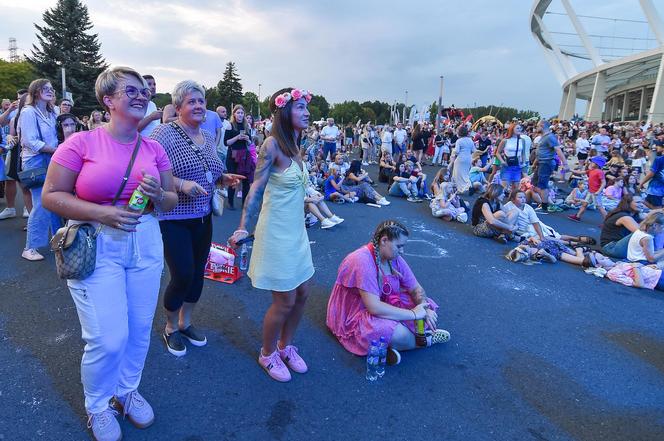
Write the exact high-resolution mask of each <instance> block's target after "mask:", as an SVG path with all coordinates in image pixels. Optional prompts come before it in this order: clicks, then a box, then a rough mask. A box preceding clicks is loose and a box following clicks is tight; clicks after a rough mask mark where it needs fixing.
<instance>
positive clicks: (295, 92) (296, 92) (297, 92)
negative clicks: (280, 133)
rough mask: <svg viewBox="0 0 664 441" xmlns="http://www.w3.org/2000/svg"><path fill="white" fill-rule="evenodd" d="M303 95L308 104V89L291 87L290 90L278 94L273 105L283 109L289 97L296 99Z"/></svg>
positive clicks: (309, 95)
mask: <svg viewBox="0 0 664 441" xmlns="http://www.w3.org/2000/svg"><path fill="white" fill-rule="evenodd" d="M303 97H304V99H305V100H306V101H307V104H309V102H310V101H311V93H309V91H308V90H305V89H292V90H291V91H290V92H284V93H282V94H281V95H278V96H277V97H276V98H275V99H274V105H275V106H277V107H278V108H280V109H283V108H284V107H285V106H286V104H288V102H289V101H290V100H291V99H292V100H295V101H297V100H299V99H300V98H303Z"/></svg>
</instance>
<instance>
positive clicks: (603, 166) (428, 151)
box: [0, 67, 664, 441]
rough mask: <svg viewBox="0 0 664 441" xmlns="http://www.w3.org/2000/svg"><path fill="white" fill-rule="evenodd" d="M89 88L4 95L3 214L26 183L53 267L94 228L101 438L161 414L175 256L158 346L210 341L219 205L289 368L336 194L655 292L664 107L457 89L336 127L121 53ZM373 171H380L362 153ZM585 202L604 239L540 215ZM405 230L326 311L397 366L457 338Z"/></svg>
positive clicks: (347, 274) (382, 245)
mask: <svg viewBox="0 0 664 441" xmlns="http://www.w3.org/2000/svg"><path fill="white" fill-rule="evenodd" d="M95 92H96V96H97V100H98V101H99V105H100V109H99V110H96V111H94V112H92V114H91V115H90V116H89V117H88V116H87V115H85V116H82V117H81V115H76V112H75V103H74V102H72V101H71V100H68V99H63V100H61V101H59V102H58V101H57V99H56V95H55V90H54V88H53V86H52V84H51V82H50V81H49V80H47V79H36V80H34V81H33V82H32V83H31V84H30V85H29V87H28V88H27V89H21V90H19V91H18V92H17V100H16V101H10V100H9V99H5V100H3V101H2V113H1V114H0V126H1V127H2V131H1V132H0V133H1V134H2V139H1V144H0V148H1V149H2V150H1V153H2V154H3V159H4V161H2V163H1V164H2V165H0V171H1V173H0V179H1V180H2V187H1V189H2V196H3V197H4V198H5V199H6V208H5V209H4V210H3V211H2V212H0V220H2V219H10V218H14V217H17V216H18V215H19V213H17V211H16V196H17V192H18V191H19V190H20V191H21V192H22V194H23V200H24V206H25V209H24V211H23V213H22V215H23V217H25V218H27V219H28V220H27V225H26V227H25V231H26V241H25V247H24V249H23V250H22V254H21V256H22V258H24V259H26V260H28V261H30V262H38V261H41V260H44V255H43V254H42V253H43V249H45V248H46V247H47V246H48V245H49V244H50V248H51V250H53V251H55V252H56V264H57V265H58V273H60V271H61V269H62V267H63V266H68V267H75V266H76V265H77V264H78V263H77V262H75V261H67V258H66V256H67V255H66V254H64V253H63V250H64V248H65V247H67V246H72V247H75V246H77V245H76V243H77V242H76V241H77V240H79V238H82V237H83V236H82V235H81V236H79V234H83V233H84V232H85V231H90V232H93V233H90V235H89V236H87V238H86V240H87V244H88V245H87V246H88V248H90V249H93V250H94V257H93V258H94V261H93V265H92V267H91V268H90V271H88V272H86V273H85V274H84V275H83V276H80V277H63V278H65V279H66V280H67V286H68V288H69V291H70V293H71V296H72V299H73V302H74V304H75V306H76V309H77V313H78V317H79V320H80V324H81V329H82V336H83V339H84V340H85V343H86V345H85V350H84V353H83V359H82V362H81V381H82V383H83V390H84V395H85V408H86V411H87V414H88V426H89V428H90V429H91V431H92V434H93V436H94V437H95V439H97V440H104V441H105V440H118V439H120V438H121V437H122V433H121V428H120V424H119V422H118V420H117V418H116V417H117V415H119V414H122V415H123V416H125V417H127V418H128V419H129V420H130V421H131V422H132V423H133V424H134V425H135V426H137V427H140V428H146V427H148V426H150V425H151V424H152V423H153V421H154V412H153V409H152V406H150V404H149V403H148V401H147V400H146V398H145V397H143V395H141V394H140V393H139V392H138V388H139V384H140V379H141V374H142V371H143V367H144V363H145V358H146V355H147V351H148V348H149V343H150V331H151V328H152V322H153V319H154V314H155V309H156V307H157V301H158V295H159V291H160V288H161V287H160V283H161V274H162V270H163V267H164V264H166V265H167V266H168V269H169V276H170V278H169V281H168V284H167V286H166V287H165V290H164V294H163V305H162V309H163V321H164V330H163V333H162V339H163V342H164V345H165V348H166V350H167V351H168V352H169V353H171V354H173V355H174V356H184V355H186V353H187V348H188V345H191V346H194V347H202V346H205V345H206V344H207V338H206V336H205V333H204V331H203V330H202V329H201V328H200V327H198V326H197V325H195V324H194V323H193V322H194V311H195V309H196V305H197V303H198V301H199V299H200V296H201V293H202V289H203V280H204V277H203V276H204V272H205V267H206V263H207V259H208V254H209V252H210V245H211V240H212V229H213V216H214V215H221V211H223V207H225V208H226V209H227V210H234V209H236V206H237V208H240V209H241V210H242V212H241V217H240V222H239V224H238V226H237V228H236V230H235V231H234V232H233V234H232V235H231V237H230V238H229V240H228V241H229V244H230V245H231V246H233V247H236V248H237V247H239V246H240V245H242V244H243V243H246V242H247V241H249V240H252V239H253V240H254V245H253V252H252V253H253V255H252V259H251V261H250V265H249V269H248V273H247V274H248V276H249V278H250V279H251V283H252V285H253V286H254V287H255V288H258V289H263V290H267V291H270V292H271V294H272V304H271V306H270V307H269V309H268V310H267V312H266V314H265V318H264V321H263V335H262V346H261V348H260V350H259V351H257V352H258V354H257V359H258V363H259V365H260V366H261V367H262V368H263V369H264V370H265V372H266V373H267V374H268V375H269V376H270V377H271V378H273V379H275V380H277V381H281V382H287V381H289V380H291V379H292V375H291V372H295V373H298V374H303V373H305V372H307V370H308V365H307V363H306V362H305V361H304V359H303V358H302V356H301V355H300V354H299V352H298V349H297V347H296V346H294V345H293V341H294V338H295V334H296V331H297V328H298V325H299V322H300V319H301V317H302V315H303V311H304V307H305V304H306V300H307V297H308V281H309V280H310V279H311V277H312V276H313V274H314V266H313V263H312V257H311V249H310V245H309V240H308V235H307V228H311V227H313V226H314V225H316V224H319V226H320V228H321V229H326V230H327V229H334V227H335V226H337V225H339V224H340V223H342V222H344V219H342V218H341V217H339V216H337V215H336V214H334V211H335V210H334V208H335V206H336V205H337V204H355V206H357V205H360V204H368V205H374V206H377V207H387V206H389V205H390V201H389V200H388V199H387V198H388V197H389V198H391V199H393V198H404V199H405V200H406V201H408V202H410V203H413V204H417V203H426V204H428V207H429V209H430V212H431V216H433V217H435V218H440V219H442V220H444V221H446V222H458V223H463V224H468V223H469V224H470V225H469V226H468V232H469V234H472V235H475V236H477V237H481V238H489V239H493V240H495V241H496V242H498V243H500V244H503V245H505V244H508V243H509V244H510V245H509V248H510V249H509V251H507V253H506V257H507V258H508V259H509V260H511V261H513V262H533V261H536V262H547V263H555V262H558V261H563V262H566V263H569V264H572V265H577V266H580V267H582V268H583V269H584V270H585V271H586V272H588V273H592V274H593V275H596V276H599V277H607V278H608V279H610V280H612V281H614V282H617V283H622V284H625V285H628V286H635V287H642V288H648V289H660V290H664V279H663V278H662V269H661V268H662V265H661V264H660V262H661V261H662V259H664V212H662V205H663V198H664V156H663V155H662V154H664V127H662V125H657V126H653V125H649V124H646V123H645V122H640V123H611V122H597V123H590V122H585V121H547V120H538V119H533V120H526V121H521V120H513V121H510V122H509V123H507V124H503V123H501V122H500V121H498V120H497V119H495V118H491V117H488V118H486V117H485V118H481V119H479V120H477V121H475V122H473V121H472V119H471V118H467V117H465V116H464V115H463V114H462V113H461V112H459V111H457V110H456V109H454V108H453V107H451V108H449V109H445V110H444V112H443V115H442V117H441V118H440V120H439V124H430V123H429V122H427V121H421V122H420V121H411V122H410V123H409V124H403V123H402V122H397V123H396V124H394V125H393V124H373V123H372V122H367V123H364V124H360V123H358V124H346V125H342V126H341V127H340V126H338V125H337V124H336V123H335V121H334V120H333V119H332V118H328V119H327V121H326V122H325V123H324V124H320V125H318V124H312V123H311V122H310V121H309V111H308V109H307V105H308V103H309V101H310V99H311V94H310V93H309V92H308V91H307V90H304V89H295V88H284V89H281V90H279V91H277V92H275V93H274V94H273V95H272V96H271V98H270V101H269V105H270V112H271V115H270V117H269V118H267V119H264V120H262V121H256V120H254V118H253V117H252V115H250V114H249V113H247V112H246V110H245V109H244V108H243V106H242V105H234V106H232V108H231V109H230V110H231V111H230V116H229V113H228V110H227V109H226V108H225V107H218V108H217V109H214V110H211V109H207V108H206V101H205V90H204V89H203V88H202V87H201V86H200V85H199V84H198V83H196V82H194V81H191V80H185V81H181V82H180V83H178V84H177V85H176V86H175V88H174V90H173V91H172V94H171V95H172V103H170V104H169V105H167V106H165V107H164V108H163V109H158V108H157V106H156V105H155V103H154V102H153V101H152V100H151V98H152V97H153V96H154V95H155V92H156V80H155V78H154V77H152V76H150V75H143V76H142V75H140V74H139V73H138V72H136V71H135V70H133V69H131V68H127V67H115V68H112V69H108V70H106V71H104V72H103V73H102V74H101V75H100V76H99V78H98V79H97V82H96V85H95ZM425 166H427V167H431V166H433V167H434V168H433V169H428V170H433V172H430V173H426V172H425V169H424V167H425ZM376 169H377V170H378V173H377V176H376V180H374V179H373V178H372V176H371V174H370V173H369V171H371V172H372V173H373V172H374V171H375V170H376ZM137 194H138V195H139V198H143V199H145V200H147V201H149V203H148V204H147V206H145V208H142V207H141V208H140V209H135V208H134V207H135V198H136V197H137V196H136V195H137ZM387 209H388V210H389V208H387ZM588 210H596V211H598V212H599V214H600V215H601V217H602V219H603V220H602V223H601V225H599V228H598V229H599V244H598V243H597V240H596V239H595V238H593V237H590V236H575V235H570V234H565V233H563V232H558V231H556V230H555V229H554V228H552V227H550V226H548V225H546V224H545V223H544V222H542V221H541V220H540V218H539V216H538V213H539V215H541V214H542V213H557V212H562V211H569V212H570V214H569V216H567V217H568V218H569V220H570V221H573V222H580V221H582V219H583V218H584V215H585V213H586V212H587V211H588ZM87 227H89V230H86V229H85V228H87ZM251 234H253V236H252V235H251ZM408 236H409V230H408V228H407V226H406V225H404V224H402V223H400V222H398V221H395V220H387V221H384V222H381V223H380V224H379V225H378V226H377V227H376V229H375V231H374V232H373V234H372V235H371V237H370V238H369V239H370V240H369V242H368V243H367V244H366V245H363V246H362V247H360V248H358V249H357V250H355V251H353V252H352V253H350V254H348V255H347V256H346V258H345V259H344V260H343V261H342V262H341V263H340V266H339V269H338V273H337V279H336V282H335V284H334V286H333V287H332V290H331V295H330V298H329V302H328V308H327V317H326V323H327V326H328V328H329V329H330V331H331V332H332V333H333V334H334V335H335V336H336V337H337V339H338V340H339V342H340V344H341V345H342V346H343V347H344V348H345V349H346V350H348V351H349V352H351V353H353V354H356V355H360V356H363V355H366V354H367V350H368V348H369V346H370V344H371V342H372V341H374V340H379V339H380V338H383V339H385V340H386V341H387V344H388V353H387V362H388V364H391V365H393V364H398V363H399V362H400V361H401V352H402V351H407V350H411V349H416V348H426V347H430V346H432V345H435V344H439V343H444V342H446V341H448V340H449V339H450V334H449V332H447V331H446V330H444V329H441V328H439V326H438V314H437V309H438V306H437V304H436V302H435V301H434V300H433V299H431V298H429V297H428V296H427V295H426V292H425V290H424V289H423V288H422V286H421V285H420V284H419V283H418V281H417V278H416V276H415V275H414V273H413V271H412V270H411V268H410V267H409V265H408V263H407V262H406V261H405V259H404V258H403V257H402V254H403V249H404V247H405V246H406V243H407V241H408ZM80 240H83V239H80ZM93 245H94V246H93ZM83 246H85V245H83ZM58 252H60V254H58ZM58 256H61V257H60V258H58ZM62 256H65V257H62ZM274 262H279V267H280V270H279V271H278V272H275V271H273V266H272V265H273V263H274ZM418 322H419V323H418Z"/></svg>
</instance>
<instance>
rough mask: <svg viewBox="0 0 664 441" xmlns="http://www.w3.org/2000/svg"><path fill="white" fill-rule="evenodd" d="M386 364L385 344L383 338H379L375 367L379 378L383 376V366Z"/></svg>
mask: <svg viewBox="0 0 664 441" xmlns="http://www.w3.org/2000/svg"><path fill="white" fill-rule="evenodd" d="M386 363H387V342H386V341H385V337H381V338H380V341H379V342H378V366H377V367H376V373H377V374H378V376H379V377H381V378H382V377H383V375H385V364H386Z"/></svg>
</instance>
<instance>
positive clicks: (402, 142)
mask: <svg viewBox="0 0 664 441" xmlns="http://www.w3.org/2000/svg"><path fill="white" fill-rule="evenodd" d="M407 140H408V132H406V129H404V128H403V124H401V123H400V122H399V123H397V129H396V130H395V131H394V145H393V146H392V158H394V161H395V162H397V163H398V162H399V161H400V160H401V155H402V154H403V153H406V141H407Z"/></svg>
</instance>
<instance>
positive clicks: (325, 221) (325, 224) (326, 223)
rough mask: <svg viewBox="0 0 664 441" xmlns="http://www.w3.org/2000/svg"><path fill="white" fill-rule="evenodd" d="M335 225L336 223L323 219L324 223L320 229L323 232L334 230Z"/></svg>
mask: <svg viewBox="0 0 664 441" xmlns="http://www.w3.org/2000/svg"><path fill="white" fill-rule="evenodd" d="M335 225H336V223H334V222H332V221H331V220H330V219H323V222H321V223H320V227H321V228H322V229H323V230H326V229H328V228H332V227H333V226H335Z"/></svg>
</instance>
